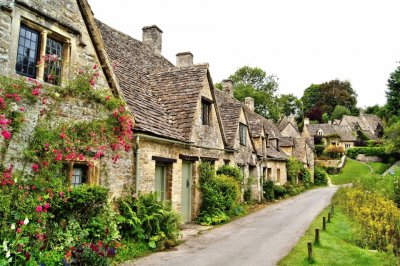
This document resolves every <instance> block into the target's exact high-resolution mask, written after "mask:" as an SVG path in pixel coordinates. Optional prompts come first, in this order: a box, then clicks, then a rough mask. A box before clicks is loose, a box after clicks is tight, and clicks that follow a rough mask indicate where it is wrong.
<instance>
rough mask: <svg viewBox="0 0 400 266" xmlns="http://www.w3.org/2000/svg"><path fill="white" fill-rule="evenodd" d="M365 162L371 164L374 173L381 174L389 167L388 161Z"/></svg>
mask: <svg viewBox="0 0 400 266" xmlns="http://www.w3.org/2000/svg"><path fill="white" fill-rule="evenodd" d="M367 164H368V165H369V166H371V167H372V169H374V173H375V174H378V175H381V174H383V173H384V172H385V171H386V170H387V169H389V167H390V164H388V163H379V162H370V163H367Z"/></svg>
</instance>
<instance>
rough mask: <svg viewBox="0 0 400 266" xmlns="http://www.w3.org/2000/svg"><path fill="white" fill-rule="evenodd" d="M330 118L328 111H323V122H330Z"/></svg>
mask: <svg viewBox="0 0 400 266" xmlns="http://www.w3.org/2000/svg"><path fill="white" fill-rule="evenodd" d="M329 120H330V118H329V115H328V114H327V113H323V115H322V122H324V123H325V124H326V123H328V122H329Z"/></svg>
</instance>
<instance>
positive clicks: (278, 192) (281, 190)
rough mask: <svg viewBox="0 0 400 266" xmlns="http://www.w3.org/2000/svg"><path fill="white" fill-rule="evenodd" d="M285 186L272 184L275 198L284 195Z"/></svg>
mask: <svg viewBox="0 0 400 266" xmlns="http://www.w3.org/2000/svg"><path fill="white" fill-rule="evenodd" d="M286 193H287V191H286V188H285V187H284V186H281V185H275V186H274V195H275V198H277V199H280V198H283V197H285V196H286Z"/></svg>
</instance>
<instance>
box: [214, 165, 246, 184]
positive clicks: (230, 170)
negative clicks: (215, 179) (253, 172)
mask: <svg viewBox="0 0 400 266" xmlns="http://www.w3.org/2000/svg"><path fill="white" fill-rule="evenodd" d="M217 175H226V176H230V177H233V178H234V179H235V180H237V181H238V182H239V183H240V184H242V183H243V174H242V171H241V170H240V169H239V168H238V167H233V166H230V165H223V166H221V167H219V168H218V170H217Z"/></svg>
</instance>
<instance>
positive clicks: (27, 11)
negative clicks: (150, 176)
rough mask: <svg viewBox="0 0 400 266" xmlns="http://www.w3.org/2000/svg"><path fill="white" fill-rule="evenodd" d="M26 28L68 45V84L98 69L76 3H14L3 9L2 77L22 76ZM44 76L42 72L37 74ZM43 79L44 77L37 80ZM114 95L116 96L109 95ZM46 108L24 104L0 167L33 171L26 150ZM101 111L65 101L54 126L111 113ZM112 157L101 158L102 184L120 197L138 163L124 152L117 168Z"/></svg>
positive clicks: (99, 84)
mask: <svg viewBox="0 0 400 266" xmlns="http://www.w3.org/2000/svg"><path fill="white" fill-rule="evenodd" d="M21 24H24V25H27V26H28V27H30V28H32V29H34V30H37V31H38V32H40V33H44V32H45V33H46V34H47V36H50V37H53V36H54V37H56V38H57V40H58V41H61V42H62V43H63V46H64V52H65V53H64V58H62V62H63V72H62V73H63V76H62V80H63V82H62V83H63V84H66V83H67V82H68V80H70V79H71V78H73V76H74V75H75V70H76V69H77V68H79V67H82V66H87V67H92V66H93V65H95V64H97V65H99V60H98V58H97V55H96V52H95V48H94V46H93V44H92V41H91V38H90V36H89V32H88V30H87V28H86V25H85V22H84V20H83V17H82V15H81V13H80V10H79V6H78V4H77V1H76V0H65V1H58V0H46V1H42V0H29V1H28V0H16V1H9V5H8V6H6V7H5V6H1V7H0V74H1V75H5V76H8V77H11V78H16V79H19V78H21V77H23V76H21V75H19V74H17V73H16V72H15V65H16V54H17V47H18V41H19V32H20V26H21ZM38 72H39V71H38ZM37 79H38V80H41V81H42V80H43V76H37ZM96 87H97V88H108V83H107V81H106V79H105V77H104V74H103V73H102V72H100V76H99V77H98V80H97V85H96ZM110 93H111V92H110ZM47 100H48V102H47V104H46V105H43V104H41V103H40V102H39V103H38V104H37V105H36V106H30V105H24V106H25V107H26V109H25V117H26V121H25V123H24V124H23V126H22V128H21V130H20V132H19V133H18V134H15V135H14V136H13V138H12V140H11V141H10V142H9V143H7V144H6V143H5V142H4V140H3V138H0V146H1V147H5V149H6V152H5V153H4V155H3V156H2V158H0V163H1V164H4V165H8V164H10V163H12V164H13V165H14V168H15V169H18V170H22V171H25V172H28V173H29V172H30V171H31V165H30V163H29V162H27V161H25V160H24V156H23V151H24V150H25V149H26V148H27V146H28V144H29V141H30V138H31V137H32V134H33V132H34V130H35V127H36V125H37V122H38V120H39V117H40V110H41V109H43V108H44V109H46V108H49V106H51V103H52V102H51V99H47ZM99 110H101V108H100V107H99V106H97V105H96V104H93V103H88V102H86V101H82V100H77V99H74V98H68V99H63V101H61V103H60V104H59V105H58V106H56V109H54V110H51V111H50V112H53V113H57V114H58V115H57V116H55V118H54V120H51V121H50V123H54V124H58V123H60V122H68V121H71V122H75V121H91V120H93V119H101V118H104V117H106V114H105V113H103V112H99ZM110 157H111V156H108V157H107V156H106V157H103V158H101V159H99V162H98V167H99V170H100V178H99V183H100V184H102V185H105V186H107V187H109V188H110V191H111V194H112V196H119V195H121V193H123V191H125V189H126V188H131V187H132V185H133V182H132V181H133V180H132V177H133V173H132V170H133V169H132V167H133V164H132V162H133V160H132V154H131V153H123V154H121V156H120V159H119V160H118V162H117V163H115V164H114V163H113V162H112V159H111V158H110Z"/></svg>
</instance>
